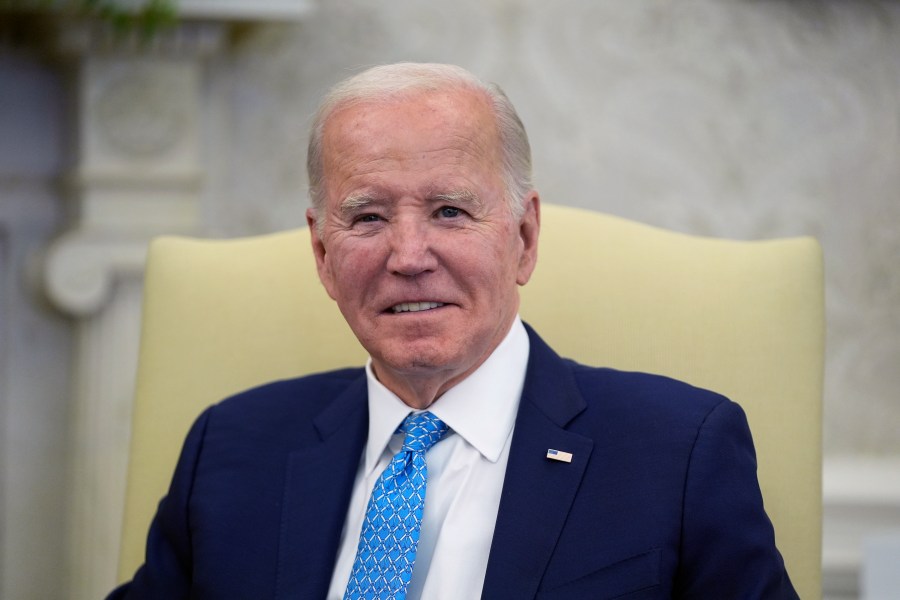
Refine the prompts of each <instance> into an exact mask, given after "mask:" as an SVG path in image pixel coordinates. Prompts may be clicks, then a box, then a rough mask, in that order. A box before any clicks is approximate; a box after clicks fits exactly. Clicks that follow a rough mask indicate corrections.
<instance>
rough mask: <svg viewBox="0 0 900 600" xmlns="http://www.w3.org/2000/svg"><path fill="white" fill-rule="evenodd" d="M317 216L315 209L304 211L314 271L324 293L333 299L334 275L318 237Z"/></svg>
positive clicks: (320, 237) (321, 241) (323, 244)
mask: <svg viewBox="0 0 900 600" xmlns="http://www.w3.org/2000/svg"><path fill="white" fill-rule="evenodd" d="M317 223H318V215H317V213H316V209H314V208H307V209H306V224H307V225H308V226H309V239H310V241H311V242H312V251H313V256H314V257H315V259H316V271H317V272H318V273H319V281H321V282H322V285H323V286H324V287H325V291H326V292H328V295H329V296H331V299H332V300H333V299H334V293H333V288H334V274H333V273H332V271H331V265H330V262H331V261H330V260H329V259H328V257H326V251H325V242H324V241H323V240H322V236H320V235H319V228H318V227H317Z"/></svg>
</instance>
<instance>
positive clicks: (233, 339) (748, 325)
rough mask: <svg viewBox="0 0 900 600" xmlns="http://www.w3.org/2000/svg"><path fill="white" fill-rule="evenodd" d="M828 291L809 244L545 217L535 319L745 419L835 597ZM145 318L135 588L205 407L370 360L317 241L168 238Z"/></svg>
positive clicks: (807, 552) (552, 337)
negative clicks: (830, 569) (324, 278)
mask: <svg viewBox="0 0 900 600" xmlns="http://www.w3.org/2000/svg"><path fill="white" fill-rule="evenodd" d="M822 277H823V274H822V258H821V251H820V248H819V246H818V244H817V243H816V242H815V240H812V239H810V238H799V239H788V240H773V241H763V242H736V241H727V240H718V239H707V238H698V237H692V236H687V235H682V234H677V233H673V232H669V231H665V230H661V229H656V228H653V227H648V226H645V225H641V224H638V223H634V222H630V221H626V220H623V219H619V218H615V217H610V216H607V215H602V214H599V213H595V212H589V211H584V210H577V209H571V208H563V207H558V206H550V205H544V206H543V208H542V231H541V242H540V252H539V259H538V267H537V270H536V271H535V274H534V277H533V279H532V281H531V282H530V283H529V284H528V285H527V286H526V287H525V288H523V293H522V309H521V314H522V317H523V319H525V320H526V321H528V322H529V323H530V324H532V325H533V326H534V327H535V329H536V330H537V331H538V332H539V333H540V334H541V336H542V337H544V339H545V340H547V342H548V343H549V344H550V345H551V346H553V347H554V348H555V349H556V350H557V351H558V352H559V353H560V354H562V355H564V356H570V357H572V358H575V359H577V360H579V361H581V362H584V363H587V364H593V365H604V366H612V367H616V368H620V369H628V370H640V371H649V372H656V373H662V374H666V375H670V376H674V377H677V378H679V379H683V380H686V381H688V382H690V383H693V384H695V385H699V386H702V387H707V388H710V389H714V390H716V391H719V392H722V393H724V394H726V395H728V396H729V397H731V398H732V399H733V400H735V401H737V402H738V403H740V404H741V405H742V406H743V407H744V409H745V410H746V411H747V414H748V417H749V420H750V425H751V428H752V431H753V435H754V439H755V442H756V446H757V452H758V456H759V477H760V482H761V486H762V490H763V496H764V498H765V502H766V508H767V510H768V512H769V515H770V516H771V518H772V520H773V521H774V523H775V529H776V535H777V540H778V545H779V548H780V549H781V551H782V554H783V555H784V557H785V560H786V562H787V566H788V570H789V573H790V574H791V578H792V579H793V581H794V584H795V586H796V587H797V591H798V592H799V594H800V596H801V597H803V598H817V597H820V596H821V423H822V414H821V398H822V379H823V346H824V302H823V281H822ZM143 318H144V321H143V331H142V338H141V353H140V364H139V369H138V380H137V391H136V397H135V404H134V421H133V422H134V425H133V433H132V449H131V457H130V466H129V479H128V491H127V498H126V510H125V524H124V532H123V542H122V552H121V562H120V568H119V573H120V578H121V579H123V580H124V579H127V578H129V577H130V576H131V575H132V573H133V572H134V570H135V569H136V568H137V566H139V565H140V563H141V562H143V548H144V541H145V537H146V533H147V529H148V527H149V523H150V520H151V518H152V516H153V514H154V512H155V509H156V505H157V503H158V501H159V499H160V498H161V497H162V495H163V494H165V491H166V488H167V486H168V482H169V478H170V477H171V473H172V470H173V468H174V464H175V461H176V459H177V455H178V452H179V450H180V448H181V443H182V441H183V438H184V436H185V434H186V432H187V429H188V427H189V425H190V423H191V422H192V421H193V419H194V418H195V417H196V416H197V415H198V414H199V413H200V411H201V410H202V409H203V408H204V407H206V406H207V405H209V404H211V403H213V402H216V401H217V400H219V399H221V398H223V397H225V396H227V395H230V394H232V393H234V392H236V391H239V390H242V389H245V388H248V387H250V386H253V385H256V384H259V383H262V382H265V381H269V380H272V379H277V378H283V377H292V376H296V375H300V374H304V373H309V372H314V371H320V370H324V369H331V368H335V367H342V366H349V365H361V364H362V363H363V362H364V361H365V357H366V355H365V352H364V351H363V350H362V349H361V348H360V347H359V345H358V343H357V342H356V340H355V338H354V337H353V335H352V333H351V332H350V330H349V328H348V326H347V325H346V323H345V322H344V320H343V318H342V317H341V315H340V313H339V311H338V310H337V308H336V306H335V305H334V303H333V302H332V301H331V300H330V299H329V298H328V297H327V295H326V294H325V292H324V290H323V288H322V286H321V285H320V284H319V282H318V279H317V276H316V272H315V264H314V261H313V258H312V253H311V250H310V247H309V234H308V232H307V231H306V230H305V229H300V230H294V231H288V232H285V233H279V234H273V235H268V236H260V237H254V238H247V239H238V240H227V241H212V240H195V239H185V238H173V237H167V238H161V239H158V240H156V241H155V242H154V243H153V245H152V247H151V250H150V256H149V261H148V266H147V275H146V284H145V301H144V317H143Z"/></svg>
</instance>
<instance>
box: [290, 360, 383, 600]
mask: <svg viewBox="0 0 900 600" xmlns="http://www.w3.org/2000/svg"><path fill="white" fill-rule="evenodd" d="M368 420H369V419H368V410H367V408H366V378H365V375H362V376H360V377H359V378H358V379H357V380H355V381H354V382H353V383H352V384H351V385H350V386H349V387H348V389H347V390H346V391H345V392H344V393H343V394H341V395H340V396H338V397H337V398H335V400H334V401H333V402H330V403H329V404H328V406H327V407H326V408H325V410H323V411H322V413H320V414H319V415H318V416H317V417H316V419H315V421H314V423H315V426H316V430H317V432H318V435H319V440H318V442H317V443H314V444H312V445H311V446H310V447H308V448H304V449H302V450H298V451H296V452H293V453H291V455H290V457H289V459H288V465H287V474H286V484H285V494H284V505H283V506H284V507H283V512H282V520H281V522H282V525H281V539H280V545H279V553H278V580H277V585H276V597H277V598H291V599H294V598H310V599H312V598H324V597H325V595H326V593H327V591H328V586H329V585H330V583H331V574H332V571H333V570H334V561H335V559H336V556H337V549H338V544H339V542H340V537H341V532H342V531H343V526H344V519H345V517H346V513H347V506H348V504H349V502H350V494H351V492H352V488H353V481H354V477H355V475H356V471H357V468H358V466H359V460H360V457H361V456H362V452H363V448H364V446H365V443H366V436H367V429H368Z"/></svg>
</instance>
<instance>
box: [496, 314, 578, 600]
mask: <svg viewBox="0 0 900 600" xmlns="http://www.w3.org/2000/svg"><path fill="white" fill-rule="evenodd" d="M528 334H529V338H530V343H531V350H530V356H529V359H528V374H527V376H526V379H525V387H524V390H523V393H522V400H521V402H520V404H519V412H518V415H517V416H516V426H515V430H514V433H513V439H512V445H511V447H510V454H509V464H508V465H507V468H506V477H505V479H504V482H503V493H502V495H501V498H500V508H499V511H498V515H497V524H496V527H495V529H494V539H493V542H492V544H491V553H490V557H489V559H488V566H487V573H486V575H485V582H484V588H483V592H482V596H483V597H484V598H495V597H504V598H533V597H534V595H535V594H536V592H537V589H538V585H539V584H540V581H541V578H542V577H543V574H544V571H545V570H546V567H547V564H548V562H549V560H550V556H551V555H552V553H553V549H554V547H555V546H556V543H557V540H558V539H559V536H560V533H561V531H562V528H563V526H564V524H565V521H566V517H567V516H568V513H569V509H570V507H571V505H572V502H573V500H574V499H575V495H576V493H577V491H578V488H579V486H580V484H581V479H582V476H583V475H584V470H585V467H586V466H587V463H588V460H589V459H590V455H591V450H592V448H593V440H591V439H589V438H586V437H584V436H582V435H579V434H576V433H573V432H570V431H567V430H566V429H565V426H566V425H567V424H568V423H569V422H570V421H571V420H572V419H573V418H574V417H575V416H576V415H578V414H579V413H580V412H581V411H583V410H584V408H585V402H584V399H583V398H582V397H581V394H580V392H579V391H578V388H577V386H576V384H575V380H574V378H573V376H572V373H571V370H570V368H569V367H568V366H567V365H566V363H565V362H564V361H563V360H562V359H561V358H559V356H557V355H556V353H554V352H553V351H552V350H551V349H550V348H549V347H548V346H547V345H546V344H545V343H544V342H543V340H541V339H540V338H539V337H538V336H537V334H535V333H534V331H533V330H532V329H531V328H528ZM548 449H555V450H560V451H563V452H569V453H571V454H572V462H571V463H566V462H560V461H556V460H551V459H548V458H547V450H548Z"/></svg>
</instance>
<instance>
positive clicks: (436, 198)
mask: <svg viewBox="0 0 900 600" xmlns="http://www.w3.org/2000/svg"><path fill="white" fill-rule="evenodd" d="M428 199H429V200H430V201H431V202H449V203H451V204H462V205H464V206H469V207H472V208H475V209H480V208H482V207H483V206H484V203H483V202H482V201H481V198H479V197H478V194H476V193H475V192H473V191H471V190H465V189H464V190H459V191H456V192H447V193H441V194H432V195H430V196H429V198H428Z"/></svg>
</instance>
